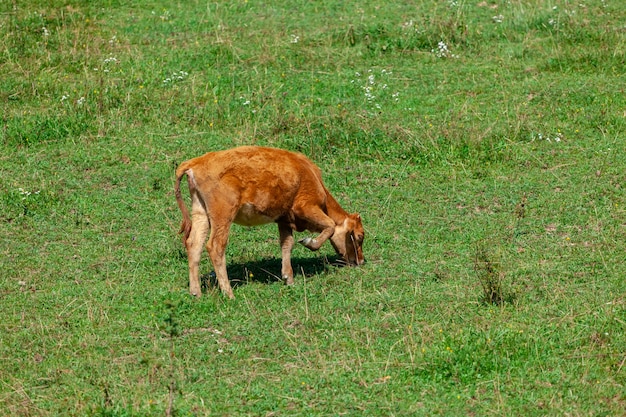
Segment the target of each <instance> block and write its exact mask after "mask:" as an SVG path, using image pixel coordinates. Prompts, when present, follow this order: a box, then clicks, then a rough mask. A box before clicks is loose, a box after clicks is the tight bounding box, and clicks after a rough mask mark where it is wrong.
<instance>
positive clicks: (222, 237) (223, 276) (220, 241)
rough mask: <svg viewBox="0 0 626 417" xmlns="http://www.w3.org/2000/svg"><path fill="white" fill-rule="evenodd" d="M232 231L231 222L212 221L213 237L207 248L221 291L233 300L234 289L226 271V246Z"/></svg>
mask: <svg viewBox="0 0 626 417" xmlns="http://www.w3.org/2000/svg"><path fill="white" fill-rule="evenodd" d="M229 231H230V222H220V223H218V222H217V221H213V219H211V235H210V236H209V241H208V242H207V245H206V248H207V251H208V252H209V256H210V257H211V262H212V263H213V268H215V275H216V276H217V282H218V283H219V285H220V289H221V290H222V293H223V294H224V295H227V296H228V298H230V299H233V298H235V295H234V294H233V289H232V287H231V286H230V282H229V281H228V272H227V271H226V244H227V243H228V233H229Z"/></svg>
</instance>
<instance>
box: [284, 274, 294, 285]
mask: <svg viewBox="0 0 626 417" xmlns="http://www.w3.org/2000/svg"><path fill="white" fill-rule="evenodd" d="M283 280H284V281H285V284H286V285H293V284H294V281H293V277H290V276H289V275H283Z"/></svg>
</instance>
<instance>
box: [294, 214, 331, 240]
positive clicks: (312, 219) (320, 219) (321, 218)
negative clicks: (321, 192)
mask: <svg viewBox="0 0 626 417" xmlns="http://www.w3.org/2000/svg"><path fill="white" fill-rule="evenodd" d="M296 214H297V215H299V217H300V218H302V219H303V220H305V221H306V222H307V223H308V224H310V225H311V226H312V228H313V229H314V230H320V231H321V232H320V234H319V235H318V236H317V237H315V238H310V237H305V238H303V239H300V240H299V241H298V243H301V244H302V245H304V246H305V247H307V248H309V249H311V250H312V251H316V250H318V249H319V248H320V247H321V246H322V245H323V244H324V242H326V241H327V240H328V239H329V238H330V237H331V236H332V235H333V234H334V233H335V222H334V221H333V219H331V218H330V217H328V216H327V215H326V213H324V212H323V211H322V209H320V208H319V207H314V208H310V209H309V211H308V212H302V213H296Z"/></svg>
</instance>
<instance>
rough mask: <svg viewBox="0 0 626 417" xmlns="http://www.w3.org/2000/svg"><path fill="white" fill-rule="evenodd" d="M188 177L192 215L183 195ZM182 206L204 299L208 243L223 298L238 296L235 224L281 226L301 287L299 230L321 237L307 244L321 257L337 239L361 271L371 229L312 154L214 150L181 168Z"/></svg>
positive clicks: (285, 265) (192, 266)
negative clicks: (232, 245) (294, 253)
mask: <svg viewBox="0 0 626 417" xmlns="http://www.w3.org/2000/svg"><path fill="white" fill-rule="evenodd" d="M185 175H187V182H188V184H189V193H190V195H191V217H190V215H189V210H188V209H187V207H186V206H185V203H184V202H183V199H182V197H181V193H180V181H181V179H182V177H183V176H185ZM174 191H175V194H176V201H177V203H178V207H179V208H180V211H181V212H182V215H183V221H182V225H181V227H180V233H182V235H183V243H184V244H185V248H186V249H187V257H188V261H189V292H190V293H191V294H192V295H194V296H198V297H199V296H200V295H201V290H200V280H199V272H198V266H199V263H200V257H201V255H202V246H203V245H204V242H205V241H206V237H207V234H209V230H210V236H209V241H208V243H207V245H206V248H207V251H208V252H209V256H210V257H211V262H212V263H213V267H214V268H215V274H216V276H217V281H218V283H219V286H220V289H221V290H222V292H223V293H224V294H225V295H227V296H228V297H229V298H234V295H233V290H232V288H231V286H230V283H229V281H228V274H227V272H226V256H225V248H226V244H227V242H228V233H229V231H230V226H231V224H232V223H233V222H234V223H237V224H241V225H244V226H258V225H261V224H265V223H271V222H274V223H277V224H278V232H279V236H280V247H281V250H282V271H281V274H282V277H283V279H284V280H285V281H286V283H287V284H288V285H291V284H293V282H294V281H293V269H292V267H291V249H292V248H293V245H294V239H293V231H294V230H296V231H298V232H302V231H304V230H309V231H312V232H315V233H319V235H318V236H317V237H315V238H310V237H305V238H303V239H301V240H299V243H301V244H302V245H304V246H306V247H307V248H309V249H311V250H312V251H316V250H318V249H319V248H320V246H322V244H323V243H324V242H325V241H326V240H328V239H330V242H331V244H332V245H333V247H334V248H335V251H336V252H337V254H338V255H340V256H341V257H342V258H343V260H344V261H345V262H346V263H348V264H351V265H361V264H362V263H363V262H364V258H363V251H362V245H363V238H364V236H365V231H364V229H363V224H362V223H361V216H360V215H358V214H348V213H347V212H346V211H345V210H344V209H342V208H341V206H340V205H339V203H337V201H336V200H335V199H334V198H333V196H332V195H331V194H330V193H329V192H328V190H327V189H326V187H325V186H324V183H323V182H322V175H321V171H320V169H319V168H318V167H317V166H316V165H315V164H314V163H313V162H311V161H310V160H309V159H307V158H306V157H305V156H304V155H302V154H300V153H294V152H289V151H286V150H282V149H274V148H263V147H257V146H242V147H239V148H234V149H230V150H224V151H217V152H209V153H207V154H204V155H202V156H200V157H197V158H193V159H190V160H188V161H186V162H183V163H182V164H180V165H179V167H178V169H176V185H175V187H174Z"/></svg>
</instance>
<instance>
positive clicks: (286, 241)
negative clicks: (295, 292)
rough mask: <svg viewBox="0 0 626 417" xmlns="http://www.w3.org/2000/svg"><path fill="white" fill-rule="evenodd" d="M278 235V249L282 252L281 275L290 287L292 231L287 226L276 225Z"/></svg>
mask: <svg viewBox="0 0 626 417" xmlns="http://www.w3.org/2000/svg"><path fill="white" fill-rule="evenodd" d="M278 233H279V234H280V249H281V252H282V269H281V275H282V278H283V279H284V280H285V283H286V284H287V285H292V284H293V283H294V281H293V268H292V267H291V249H293V243H294V241H293V231H292V230H291V227H290V226H289V225H288V224H284V223H278Z"/></svg>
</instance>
